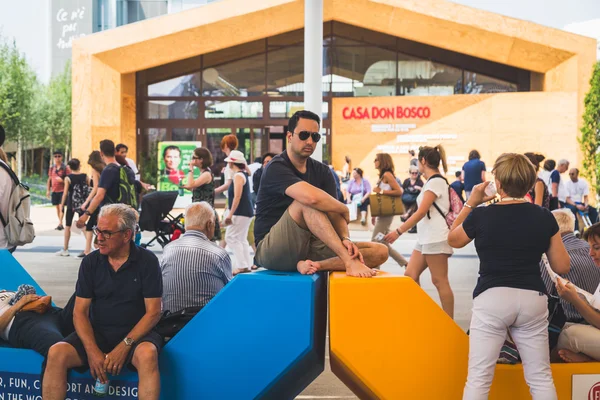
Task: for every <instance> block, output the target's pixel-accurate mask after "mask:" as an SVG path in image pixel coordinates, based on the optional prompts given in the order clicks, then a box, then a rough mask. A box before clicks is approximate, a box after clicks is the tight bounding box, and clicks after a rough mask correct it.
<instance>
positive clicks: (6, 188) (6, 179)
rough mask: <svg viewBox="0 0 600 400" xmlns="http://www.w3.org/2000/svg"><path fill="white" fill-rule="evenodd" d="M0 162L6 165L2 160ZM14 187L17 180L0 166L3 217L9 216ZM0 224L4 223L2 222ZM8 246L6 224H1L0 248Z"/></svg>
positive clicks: (0, 198)
mask: <svg viewBox="0 0 600 400" xmlns="http://www.w3.org/2000/svg"><path fill="white" fill-rule="evenodd" d="M0 163H2V164H4V165H6V164H5V163H4V162H3V161H2V160H0ZM14 188H15V182H14V181H13V180H12V178H11V177H10V175H9V174H8V172H6V170H5V169H4V168H3V167H1V166H0V214H2V218H4V219H6V218H7V217H8V202H9V200H10V194H11V193H12V191H13V189H14ZM0 225H2V223H1V222H0ZM6 248H8V241H7V240H6V235H5V233H4V226H0V249H6Z"/></svg>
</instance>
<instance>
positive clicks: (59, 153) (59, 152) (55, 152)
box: [52, 150, 63, 156]
mask: <svg viewBox="0 0 600 400" xmlns="http://www.w3.org/2000/svg"><path fill="white" fill-rule="evenodd" d="M57 154H58V155H61V156H62V155H63V153H62V151H60V150H54V153H52V155H53V156H55V155H57Z"/></svg>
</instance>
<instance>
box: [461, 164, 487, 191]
mask: <svg viewBox="0 0 600 400" xmlns="http://www.w3.org/2000/svg"><path fill="white" fill-rule="evenodd" d="M462 169H463V171H464V172H465V179H464V181H465V190H466V191H467V192H470V191H472V190H473V186H475V185H479V184H480V183H482V182H483V181H482V180H481V172H483V171H485V163H484V162H483V161H481V160H480V159H479V158H474V159H472V160H469V161H467V162H466V163H465V165H463V168H462Z"/></svg>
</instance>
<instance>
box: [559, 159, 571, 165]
mask: <svg viewBox="0 0 600 400" xmlns="http://www.w3.org/2000/svg"><path fill="white" fill-rule="evenodd" d="M569 164H570V163H569V160H567V159H564V158H563V159H560V160H558V164H556V165H557V166H558V165H566V166H567V167H568V166H569Z"/></svg>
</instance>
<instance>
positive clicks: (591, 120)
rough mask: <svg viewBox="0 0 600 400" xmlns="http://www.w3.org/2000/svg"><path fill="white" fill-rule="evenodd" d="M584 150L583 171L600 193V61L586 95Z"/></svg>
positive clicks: (580, 140)
mask: <svg viewBox="0 0 600 400" xmlns="http://www.w3.org/2000/svg"><path fill="white" fill-rule="evenodd" d="M579 144H580V146H581V151H582V152H583V173H582V175H583V176H584V177H586V178H587V179H588V180H589V182H590V184H591V185H592V186H593V187H594V189H595V190H596V195H597V196H598V195H600V173H599V170H600V154H599V148H598V147H599V145H600V62H597V63H596V65H595V66H594V72H593V74H592V79H591V81H590V91H589V92H588V93H587V94H586V96H585V112H584V114H583V127H582V128H581V138H580V139H579Z"/></svg>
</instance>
